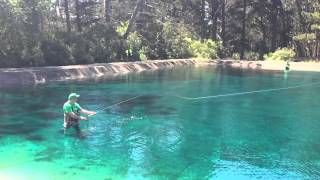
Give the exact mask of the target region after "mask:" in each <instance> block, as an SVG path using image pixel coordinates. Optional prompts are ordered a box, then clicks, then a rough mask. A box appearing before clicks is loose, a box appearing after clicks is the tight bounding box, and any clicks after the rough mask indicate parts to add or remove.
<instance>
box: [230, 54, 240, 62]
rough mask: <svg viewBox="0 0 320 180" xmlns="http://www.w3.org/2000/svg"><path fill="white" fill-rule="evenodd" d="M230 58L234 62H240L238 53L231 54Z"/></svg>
mask: <svg viewBox="0 0 320 180" xmlns="http://www.w3.org/2000/svg"><path fill="white" fill-rule="evenodd" d="M231 57H232V59H234V60H240V54H239V53H233V54H232V56H231Z"/></svg>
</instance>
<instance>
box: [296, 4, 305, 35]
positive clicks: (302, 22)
mask: <svg viewBox="0 0 320 180" xmlns="http://www.w3.org/2000/svg"><path fill="white" fill-rule="evenodd" d="M295 3H296V6H297V9H298V15H299V21H300V27H301V30H302V32H306V27H307V23H306V22H305V19H304V17H303V15H302V8H301V5H300V3H299V0H295Z"/></svg>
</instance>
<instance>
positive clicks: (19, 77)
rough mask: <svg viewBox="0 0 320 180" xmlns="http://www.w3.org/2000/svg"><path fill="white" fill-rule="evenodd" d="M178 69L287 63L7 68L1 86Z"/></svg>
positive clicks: (311, 66) (318, 67) (301, 65)
mask: <svg viewBox="0 0 320 180" xmlns="http://www.w3.org/2000/svg"><path fill="white" fill-rule="evenodd" d="M290 64H291V66H290V69H291V71H310V72H320V63H315V62H313V63H311V62H291V63H290ZM179 66H180V67H181V66H194V67H199V66H222V67H233V68H243V69H256V70H278V71H279V70H280V71H283V70H284V69H285V66H286V64H285V62H279V61H237V60H193V59H171V60H155V61H143V62H116V63H104V64H90V65H73V66H54V67H37V68H7V69H0V87H5V86H10V85H20V84H42V83H47V82H50V81H68V80H81V79H89V78H101V77H114V76H117V75H123V74H128V73H131V72H140V71H145V70H158V69H168V68H175V67H179Z"/></svg>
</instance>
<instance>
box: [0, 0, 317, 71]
mask: <svg viewBox="0 0 320 180" xmlns="http://www.w3.org/2000/svg"><path fill="white" fill-rule="evenodd" d="M0 40H1V41H0V67H26V66H47V65H69V64H89V63H102V62H113V61H138V60H146V59H150V60H153V59H169V58H191V57H196V58H227V57H230V58H234V59H248V60H263V59H266V58H268V57H272V55H273V54H272V52H275V51H277V50H278V51H279V52H280V54H281V53H288V52H287V51H289V54H291V55H294V56H295V58H296V59H302V60H317V59H318V58H319V56H320V54H319V52H320V51H319V48H320V47H319V45H320V44H319V41H320V0H0Z"/></svg>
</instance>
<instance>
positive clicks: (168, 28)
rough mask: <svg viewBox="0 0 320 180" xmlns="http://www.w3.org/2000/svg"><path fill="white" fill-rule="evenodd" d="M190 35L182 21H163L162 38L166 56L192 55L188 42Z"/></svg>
mask: <svg viewBox="0 0 320 180" xmlns="http://www.w3.org/2000/svg"><path fill="white" fill-rule="evenodd" d="M192 36H193V35H192V33H191V31H189V29H188V28H187V27H186V26H185V25H184V24H182V23H180V24H174V23H171V22H166V23H164V25H163V39H164V43H165V49H166V53H167V55H168V58H189V57H192V55H193V54H192V52H191V49H190V42H188V38H192Z"/></svg>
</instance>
